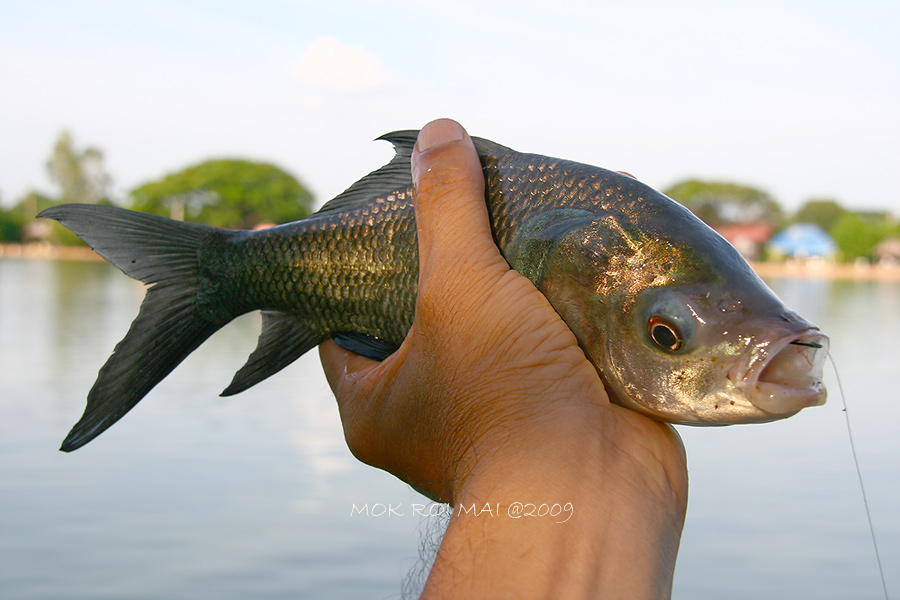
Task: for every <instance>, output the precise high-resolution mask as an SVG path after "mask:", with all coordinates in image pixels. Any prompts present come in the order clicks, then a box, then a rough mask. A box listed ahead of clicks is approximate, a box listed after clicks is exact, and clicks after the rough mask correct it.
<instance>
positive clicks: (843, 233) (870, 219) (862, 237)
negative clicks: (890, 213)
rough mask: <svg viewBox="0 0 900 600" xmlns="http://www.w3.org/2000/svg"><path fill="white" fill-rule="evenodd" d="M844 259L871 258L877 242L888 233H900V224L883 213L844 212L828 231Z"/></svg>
mask: <svg viewBox="0 0 900 600" xmlns="http://www.w3.org/2000/svg"><path fill="white" fill-rule="evenodd" d="M828 233H829V234H831V237H833V238H834V241H835V242H837V245H838V248H839V250H840V257H841V259H843V260H845V261H853V260H856V259H857V258H867V259H871V258H872V251H873V250H874V249H875V246H877V245H878V243H879V242H880V241H881V240H883V239H885V238H886V237H888V236H890V235H898V234H900V226H898V225H897V224H896V223H892V222H891V221H890V219H889V218H888V217H887V216H886V215H883V214H865V213H855V212H845V213H844V214H843V215H841V216H840V217H839V218H838V219H837V220H836V221H835V222H834V225H832V227H831V229H830V230H829V231H828Z"/></svg>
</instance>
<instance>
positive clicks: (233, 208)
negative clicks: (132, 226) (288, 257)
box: [131, 160, 313, 229]
mask: <svg viewBox="0 0 900 600" xmlns="http://www.w3.org/2000/svg"><path fill="white" fill-rule="evenodd" d="M131 197H132V200H133V205H132V208H134V209H136V210H142V211H145V212H150V213H154V214H159V215H165V216H172V217H173V218H188V219H190V220H192V221H197V222H201V223H206V224H208V225H215V226H217V227H228V228H240V229H250V228H253V227H255V226H256V225H260V224H264V223H286V222H289V221H295V220H297V219H302V218H304V217H306V216H307V215H308V214H309V212H310V209H311V207H312V202H313V198H312V194H310V193H309V191H308V190H307V189H306V188H305V187H303V185H301V184H300V183H299V182H298V181H297V180H296V179H295V178H294V177H292V176H291V175H289V174H288V173H286V172H285V171H282V170H281V169H279V168H278V167H276V166H274V165H271V164H268V163H257V162H251V161H247V160H210V161H206V162H203V163H200V164H198V165H194V166H192V167H188V168H187V169H184V170H183V171H179V172H177V173H172V174H170V175H167V176H165V177H164V178H162V179H161V180H159V181H155V182H151V183H147V184H144V185H142V186H140V187H138V188H135V189H134V190H132V192H131Z"/></svg>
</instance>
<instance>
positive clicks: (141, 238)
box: [40, 131, 828, 451]
mask: <svg viewBox="0 0 900 600" xmlns="http://www.w3.org/2000/svg"><path fill="white" fill-rule="evenodd" d="M417 135H418V132H417V131H399V132H394V133H391V134H388V135H385V136H383V138H382V139H386V140H388V141H390V142H392V143H393V144H394V147H395V150H396V155H395V157H394V159H393V160H392V161H391V162H390V163H388V164H387V165H385V166H384V167H382V168H381V169H379V170H377V171H375V172H373V173H370V174H369V175H367V176H366V177H364V178H363V179H361V180H360V181H358V182H356V183H355V184H353V185H352V186H351V187H350V188H348V189H347V190H346V191H345V192H344V193H342V194H341V195H339V196H338V197H336V198H334V199H333V200H331V201H330V202H328V203H327V204H326V205H325V206H324V207H323V208H322V209H321V210H319V211H318V212H317V213H315V214H313V215H311V216H310V217H308V218H306V219H303V220H301V221H296V222H294V223H288V224H285V225H280V226H278V227H273V228H271V229H266V230H262V231H230V230H223V229H217V228H214V227H208V226H205V225H200V224H196V223H183V222H179V221H173V220H170V219H166V218H164V217H158V216H154V215H147V214H143V213H138V212H134V211H129V210H125V209H120V208H115V207H109V206H93V205H62V206H57V207H54V208H51V209H48V210H46V211H44V212H43V213H41V215H40V216H41V217H49V218H53V219H56V220H58V221H60V222H61V223H62V224H63V225H65V226H66V227H69V228H70V229H72V230H73V231H74V232H75V233H77V234H78V235H79V236H80V237H81V238H82V239H83V240H85V241H86V242H87V243H88V244H90V245H91V247H92V248H94V250H95V251H96V252H97V253H98V254H100V255H101V256H103V257H104V258H106V259H107V260H108V261H110V262H111V263H113V264H114V265H116V266H117V267H118V268H120V269H121V270H122V271H123V272H125V273H126V274H127V275H129V276H131V277H133V278H135V279H138V280H140V281H143V282H144V283H146V284H149V287H148V290H147V294H146V296H145V298H144V301H143V304H142V305H141V309H140V312H139V314H138V316H137V318H136V319H135V321H134V323H132V326H131V329H130V330H129V332H128V333H127V334H126V336H125V338H123V339H122V341H121V342H119V344H118V345H117V346H116V348H115V351H114V352H113V354H112V356H111V357H110V358H109V360H108V361H107V362H106V364H105V365H104V366H103V367H102V368H101V370H100V373H99V375H98V377H97V381H96V382H95V384H94V386H93V388H92V389H91V390H90V392H89V393H88V400H87V407H86V409H85V412H84V415H83V416H82V418H81V420H79V422H78V423H77V424H76V425H75V427H74V428H73V429H72V431H71V432H70V433H69V435H68V436H67V437H66V440H65V441H64V442H63V446H62V449H63V450H65V451H69V450H74V449H76V448H78V447H80V446H82V445H84V444H85V443H87V442H89V441H90V440H92V439H93V438H94V437H96V436H97V435H99V434H100V433H102V432H103V431H105V430H106V429H107V428H108V427H109V426H110V425H112V424H113V423H115V422H116V421H117V420H118V419H120V418H121V417H122V416H123V415H124V414H125V413H126V412H128V411H129V410H130V409H131V408H132V407H134V406H135V405H136V404H137V403H138V402H139V401H140V400H141V399H142V398H143V397H144V396H145V395H146V394H147V393H149V392H150V390H151V389H152V388H153V387H154V386H155V385H156V384H157V383H158V382H159V381H161V380H162V379H163V378H164V377H165V376H166V375H168V374H169V373H170V372H171V371H172V369H174V368H175V367H176V366H177V365H178V364H179V363H180V362H181V361H182V360H184V358H185V357H186V356H187V355H188V354H190V353H191V352H192V351H193V350H194V349H196V348H197V347H198V346H199V345H200V344H202V343H203V341H205V340H206V339H207V338H208V337H209V336H210V335H212V334H213V333H214V332H215V331H216V330H218V329H219V328H221V327H223V326H224V325H226V324H227V323H228V322H229V321H231V320H232V319H234V318H235V317H237V316H239V315H241V314H244V313H246V312H249V311H253V310H261V311H262V314H263V329H262V333H261V334H260V338H259V343H258V346H257V348H256V350H255V351H254V352H253V353H252V354H251V356H250V358H249V360H248V361H247V364H245V365H244V366H243V367H242V368H241V369H240V370H239V371H238V372H237V374H236V375H235V377H234V380H233V381H232V382H231V384H230V385H229V386H228V387H227V388H226V389H225V391H224V392H223V395H230V394H235V393H238V392H240V391H243V390H245V389H247V388H249V387H250V386H252V385H254V384H256V383H258V382H260V381H262V380H263V379H265V378H267V377H269V376H270V375H272V374H274V373H276V372H277V371H279V370H281V369H282V368H284V367H286V366H287V365H288V364H290V363H291V362H293V361H294V360H296V359H297V358H299V357H300V356H301V355H303V354H304V353H305V352H307V351H309V350H310V349H312V348H313V347H315V346H316V345H318V344H319V343H320V342H322V341H323V340H325V339H327V338H329V337H330V338H333V339H334V340H335V341H336V342H337V343H338V344H340V345H341V346H343V347H344V348H346V349H348V350H351V351H353V352H357V353H359V354H362V355H365V356H368V357H370V358H373V359H376V360H382V359H384V358H385V357H386V356H388V355H389V354H390V353H391V352H393V351H394V350H395V349H396V348H397V347H399V345H400V343H401V342H402V341H403V338H404V337H405V336H406V333H407V332H408V331H409V328H410V326H411V325H412V319H413V310H414V306H415V296H416V284H417V279H418V248H417V243H416V237H415V236H416V233H415V232H416V229H415V220H414V219H415V217H414V211H413V206H412V190H411V186H412V181H411V177H410V164H409V163H410V155H411V152H412V148H413V145H414V144H415V141H416V137H417ZM473 139H474V142H475V146H476V149H477V150H478V153H479V156H480V158H481V162H482V165H483V170H484V176H485V182H486V192H485V200H486V202H487V206H488V210H489V213H490V218H491V225H492V228H493V232H494V237H495V240H496V242H497V245H498V246H499V248H500V250H501V252H502V253H503V255H504V256H505V257H506V259H507V261H508V262H509V264H510V266H511V267H512V268H514V269H516V270H517V271H519V272H520V273H522V274H523V275H524V276H526V277H528V278H529V279H530V280H531V281H532V282H534V283H535V285H536V286H537V287H538V288H539V289H540V290H541V292H543V294H544V295H545V296H546V297H547V298H548V300H549V301H550V303H551V304H552V305H553V307H554V308H555V309H556V311H557V312H558V313H559V314H560V315H561V316H562V318H563V319H564V320H565V322H566V323H567V324H568V326H569V327H570V328H571V329H572V331H573V332H574V334H575V335H576V337H577V338H578V341H579V343H580V345H581V347H582V348H583V349H584V352H585V354H586V355H587V357H588V359H589V360H590V361H591V362H592V363H593V365H594V366H595V367H596V368H597V371H598V373H599V374H600V376H601V378H602V379H603V382H604V383H605V385H606V387H607V389H608V390H609V393H610V397H611V398H612V399H613V401H614V402H617V403H619V404H621V405H623V406H627V407H629V408H632V409H634V410H637V411H639V412H642V413H644V414H647V415H649V416H651V417H653V418H656V419H659V420H661V421H667V422H674V423H689V424H695V425H725V424H730V423H749V422H763V421H772V420H776V419H781V418H784V417H788V416H790V415H793V414H795V413H796V412H798V411H799V410H801V409H802V408H805V407H807V406H814V405H817V404H822V403H823V402H824V401H825V388H824V386H823V384H822V367H823V362H824V357H825V354H826V352H827V349H826V346H827V342H828V340H827V338H826V337H825V336H824V335H822V334H821V333H820V332H819V330H818V329H817V328H816V327H815V326H813V325H812V324H810V323H808V322H807V321H805V320H804V319H802V318H801V317H800V316H799V315H797V314H795V313H793V312H791V311H790V310H788V309H787V308H786V307H785V306H784V305H783V304H782V303H781V301H780V300H779V299H778V298H777V297H776V296H775V295H774V294H773V293H772V292H771V291H770V290H769V288H768V287H766V285H765V284H764V283H763V282H762V280H760V279H759V277H757V276H756V274H755V273H754V272H753V271H752V270H751V268H750V267H749V265H748V264H747V263H746V261H744V259H743V258H742V257H741V256H740V255H739V254H738V253H737V251H735V249H734V248H733V247H732V246H731V245H730V244H728V242H726V241H725V240H724V239H723V238H722V237H720V236H719V235H718V234H717V233H716V232H714V231H713V230H712V229H710V228H709V227H707V226H706V225H705V224H704V223H703V222H702V221H700V220H699V219H698V218H697V217H695V216H694V215H693V214H692V213H691V212H690V211H688V210H687V209H685V208H684V207H682V206H681V205H680V204H678V203H676V202H674V201H673V200H671V199H670V198H667V197H666V196H664V195H662V194H660V193H659V192H656V191H654V190H653V189H651V188H649V187H647V186H646V185H644V184H642V183H640V182H639V181H637V180H636V179H634V178H632V177H629V176H627V175H624V174H621V173H616V172H613V171H608V170H605V169H601V168H598V167H592V166H588V165H583V164H579V163H576V162H571V161H566V160H560V159H555V158H548V157H545V156H540V155H536V154H523V153H520V152H516V151H514V150H511V149H509V148H507V147H505V146H501V145H500V144H496V143H494V142H491V141H488V140H484V139H480V138H473Z"/></svg>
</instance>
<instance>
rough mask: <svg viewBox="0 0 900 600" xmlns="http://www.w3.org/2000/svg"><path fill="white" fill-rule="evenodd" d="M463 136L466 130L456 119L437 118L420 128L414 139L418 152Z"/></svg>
mask: <svg viewBox="0 0 900 600" xmlns="http://www.w3.org/2000/svg"><path fill="white" fill-rule="evenodd" d="M465 136H466V131H465V130H464V129H463V128H462V126H461V125H460V124H459V123H457V122H456V121H454V120H452V119H437V120H436V121H432V122H431V123H428V124H427V125H426V126H425V127H423V128H422V131H420V132H419V139H418V140H417V141H416V147H417V148H418V149H419V152H424V151H426V150H429V149H431V148H434V147H435V146H440V145H442V144H449V143H450V142H455V141H457V140H461V139H463V138H464V137H465Z"/></svg>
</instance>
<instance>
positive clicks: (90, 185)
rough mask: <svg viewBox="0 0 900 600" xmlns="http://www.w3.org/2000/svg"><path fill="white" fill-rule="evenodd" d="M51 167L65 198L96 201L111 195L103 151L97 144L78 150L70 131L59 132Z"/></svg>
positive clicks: (87, 201) (49, 166)
mask: <svg viewBox="0 0 900 600" xmlns="http://www.w3.org/2000/svg"><path fill="white" fill-rule="evenodd" d="M47 170H48V171H49V172H50V178H51V179H52V180H53V181H55V182H56V183H57V184H58V185H59V187H60V192H61V195H60V200H61V201H62V202H82V203H86V204H93V203H95V202H98V201H100V200H103V199H105V198H106V196H107V192H108V190H109V185H110V181H111V179H110V177H109V175H108V174H107V173H106V170H105V169H104V168H103V152H101V151H100V150H98V149H97V148H94V147H88V148H85V149H84V150H82V151H78V150H77V149H76V148H75V146H74V144H73V142H72V136H71V135H70V134H69V132H68V131H63V132H61V133H60V134H59V137H58V138H57V140H56V145H55V146H54V147H53V155H52V156H51V157H50V160H48V161H47Z"/></svg>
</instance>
